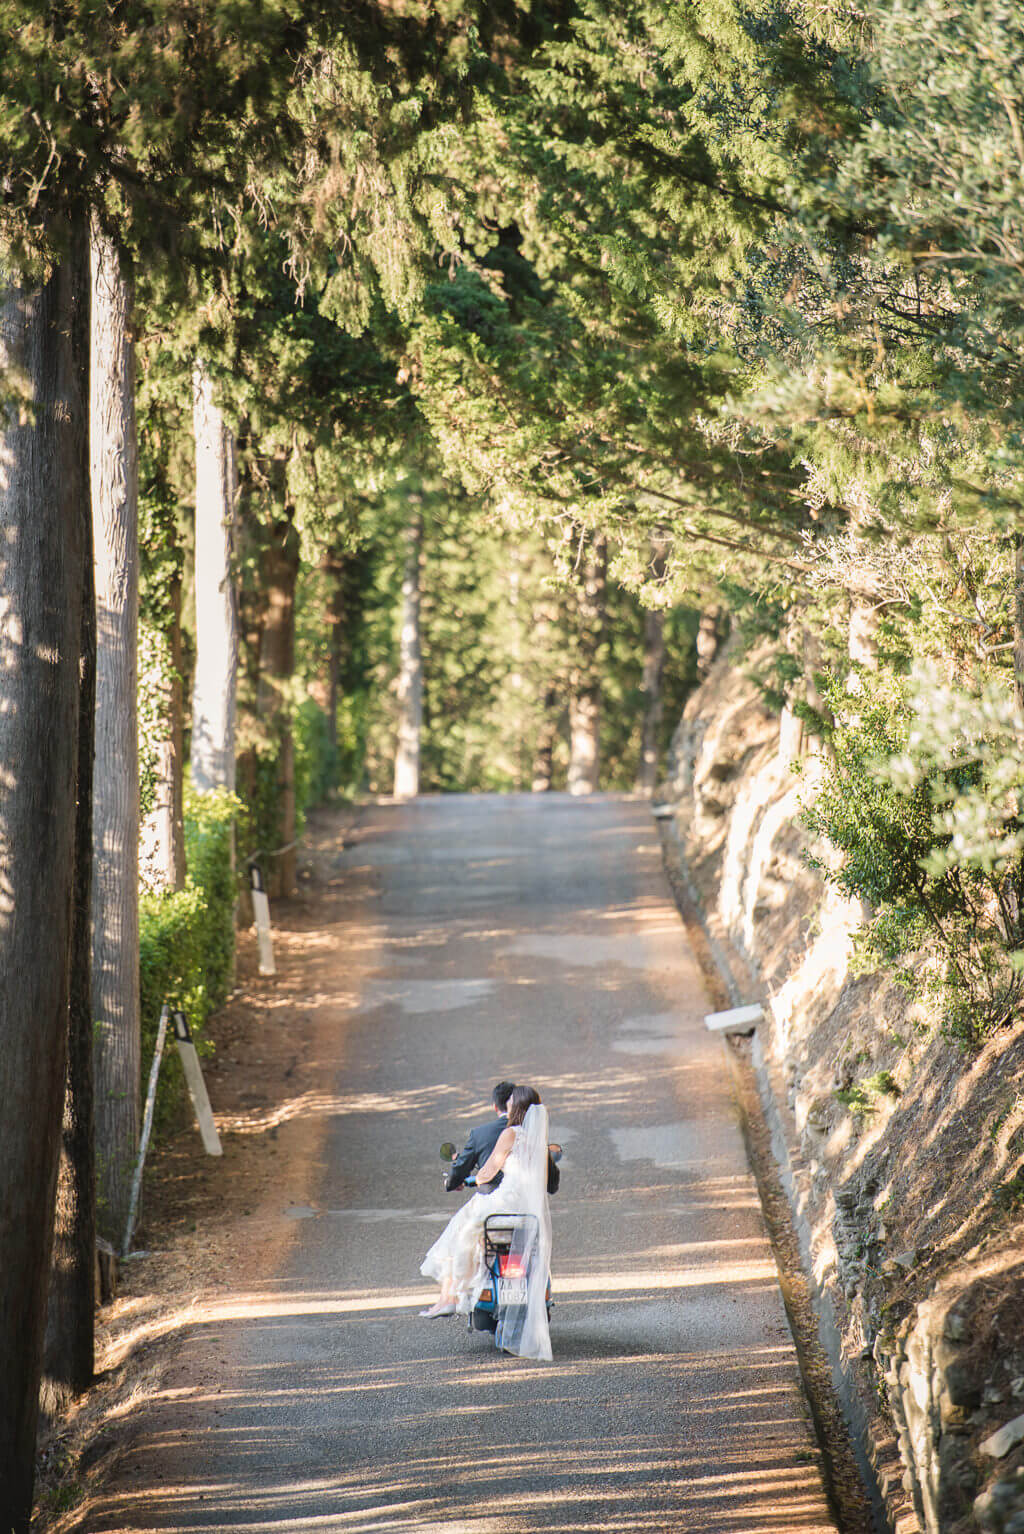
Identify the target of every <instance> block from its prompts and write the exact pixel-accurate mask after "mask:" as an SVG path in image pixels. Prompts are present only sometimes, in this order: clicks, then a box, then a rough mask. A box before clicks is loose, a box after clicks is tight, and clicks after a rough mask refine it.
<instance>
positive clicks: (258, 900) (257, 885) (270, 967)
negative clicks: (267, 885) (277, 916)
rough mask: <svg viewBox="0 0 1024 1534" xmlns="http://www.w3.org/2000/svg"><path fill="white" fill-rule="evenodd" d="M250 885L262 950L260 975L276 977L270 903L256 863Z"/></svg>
mask: <svg viewBox="0 0 1024 1534" xmlns="http://www.w3.org/2000/svg"><path fill="white" fill-rule="evenodd" d="M249 883H250V884H251V886H252V914H253V918H254V920H255V922H256V941H257V942H258V944H259V948H260V974H261V975H276V974H277V970H276V969H275V967H274V945H273V943H272V942H271V940H270V901H269V900H268V899H267V892H266V890H265V889H264V888H263V875H262V874H261V873H260V870H259V868H258V867H257V865H256V864H255V863H250V865H249Z"/></svg>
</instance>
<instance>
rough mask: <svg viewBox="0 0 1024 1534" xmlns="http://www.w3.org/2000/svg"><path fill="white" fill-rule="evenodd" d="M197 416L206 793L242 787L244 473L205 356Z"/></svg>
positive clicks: (196, 745) (199, 687)
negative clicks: (237, 542)
mask: <svg viewBox="0 0 1024 1534" xmlns="http://www.w3.org/2000/svg"><path fill="white" fill-rule="evenodd" d="M192 383H193V411H192V421H193V429H194V431H195V439H196V556H195V564H196V574H195V595H196V670H195V683H194V687H193V692H192V782H193V784H194V786H195V788H196V790H197V792H199V793H201V794H205V793H209V792H210V791H211V790H212V789H215V788H229V789H231V790H234V787H235V688H236V683H237V674H238V604H237V599H236V594H235V583H234V577H233V572H232V568H231V558H232V553H233V550H234V533H235V504H236V501H237V493H238V475H237V468H236V463H235V439H234V436H233V434H232V432H231V428H230V427H229V426H228V424H227V422H226V421H225V419H224V413H223V411H222V410H221V409H220V408H219V406H218V405H216V404H215V402H214V398H213V386H212V383H211V381H210V376H209V373H208V372H207V370H206V368H205V366H204V365H203V363H202V362H197V363H196V367H195V372H194V374H193V380H192Z"/></svg>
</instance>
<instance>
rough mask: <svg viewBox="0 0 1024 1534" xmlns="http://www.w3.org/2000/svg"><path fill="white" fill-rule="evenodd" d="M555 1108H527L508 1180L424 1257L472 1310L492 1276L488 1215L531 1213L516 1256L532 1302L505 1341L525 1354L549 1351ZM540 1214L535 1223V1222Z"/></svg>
mask: <svg viewBox="0 0 1024 1534" xmlns="http://www.w3.org/2000/svg"><path fill="white" fill-rule="evenodd" d="M547 1179H548V1110H547V1109H546V1108H545V1107H544V1105H543V1104H542V1103H535V1104H534V1105H533V1106H532V1107H531V1108H529V1109H527V1113H526V1117H525V1118H524V1120H523V1122H522V1124H520V1125H518V1126H517V1127H516V1129H515V1143H514V1144H513V1146H512V1149H511V1150H510V1151H509V1153H508V1156H507V1157H506V1158H505V1164H504V1166H503V1167H502V1180H501V1182H500V1184H499V1185H498V1187H497V1188H496V1189H495V1190H494V1192H493V1193H475V1194H474V1195H473V1197H472V1198H471V1199H470V1200H469V1202H468V1203H466V1204H463V1206H462V1208H461V1209H460V1210H459V1211H458V1213H457V1214H454V1215H453V1216H452V1218H451V1219H450V1220H449V1221H448V1224H447V1225H446V1226H445V1228H444V1230H443V1231H442V1232H441V1234H440V1236H438V1238H437V1240H436V1241H435V1242H434V1244H433V1246H432V1247H431V1248H430V1251H429V1252H428V1253H427V1255H426V1257H424V1259H423V1264H422V1266H421V1268H420V1272H421V1273H422V1274H423V1276H424V1277H425V1278H434V1279H436V1280H437V1282H438V1283H439V1284H441V1285H442V1287H444V1288H448V1289H451V1290H454V1292H455V1305H456V1309H457V1310H458V1311H459V1312H460V1313H461V1314H462V1315H468V1314H469V1312H470V1311H471V1310H472V1309H473V1306H474V1305H475V1304H476V1301H477V1299H478V1297H479V1295H480V1291H481V1289H483V1288H484V1286H485V1285H486V1284H487V1283H488V1282H489V1274H488V1272H487V1269H486V1267H485V1265H484V1220H485V1219H486V1218H487V1216H488V1215H491V1214H525V1215H532V1216H533V1217H534V1219H533V1220H528V1221H524V1222H523V1223H522V1225H521V1226H520V1227H518V1228H517V1233H516V1243H515V1245H514V1246H513V1250H512V1253H511V1254H510V1255H511V1256H512V1257H514V1258H516V1259H517V1260H518V1262H520V1263H521V1264H522V1267H523V1269H524V1270H526V1271H527V1272H528V1273H529V1281H528V1285H527V1302H526V1305H525V1306H524V1307H521V1309H520V1310H519V1311H518V1312H517V1314H516V1316H515V1317H514V1318H511V1319H513V1324H512V1325H511V1326H510V1327H509V1328H506V1330H505V1332H504V1333H503V1335H502V1339H501V1343H502V1346H503V1347H504V1348H505V1349H506V1351H508V1352H510V1353H516V1354H518V1355H519V1357H521V1358H550V1357H551V1338H550V1334H549V1332H548V1312H547V1282H548V1273H549V1270H550V1266H551V1213H550V1210H549V1208H548V1193H547ZM534 1221H535V1222H536V1223H534Z"/></svg>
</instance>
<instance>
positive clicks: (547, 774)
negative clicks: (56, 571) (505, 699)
mask: <svg viewBox="0 0 1024 1534" xmlns="http://www.w3.org/2000/svg"><path fill="white" fill-rule="evenodd" d="M558 705H559V697H558V689H557V687H549V688H547V689H546V691H545V693H544V712H543V714H542V715H541V721H540V726H539V728H538V730H537V743H536V745H535V746H534V751H533V774H532V780H531V783H530V789H531V792H533V793H535V794H546V793H549V792H550V790H551V780H552V778H553V776H554V765H555V763H554V758H555V741H556V740H557V739H558V720H559V706H558Z"/></svg>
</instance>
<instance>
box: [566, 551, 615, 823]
mask: <svg viewBox="0 0 1024 1534" xmlns="http://www.w3.org/2000/svg"><path fill="white" fill-rule="evenodd" d="M607 570H608V545H607V541H606V539H604V538H603V537H595V539H594V541H593V543H592V544H591V546H590V551H589V554H588V556H587V561H586V566H585V569H584V572H583V580H582V583H581V585H580V590H579V605H578V613H579V618H578V624H579V626H578V632H577V639H576V657H575V665H574V668H573V677H572V691H571V694H570V699H569V792H570V793H571V794H593V793H596V792H597V789H598V787H599V786H600V775H601V671H600V650H601V644H602V641H603V639H604V622H605V591H606V588H607Z"/></svg>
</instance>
